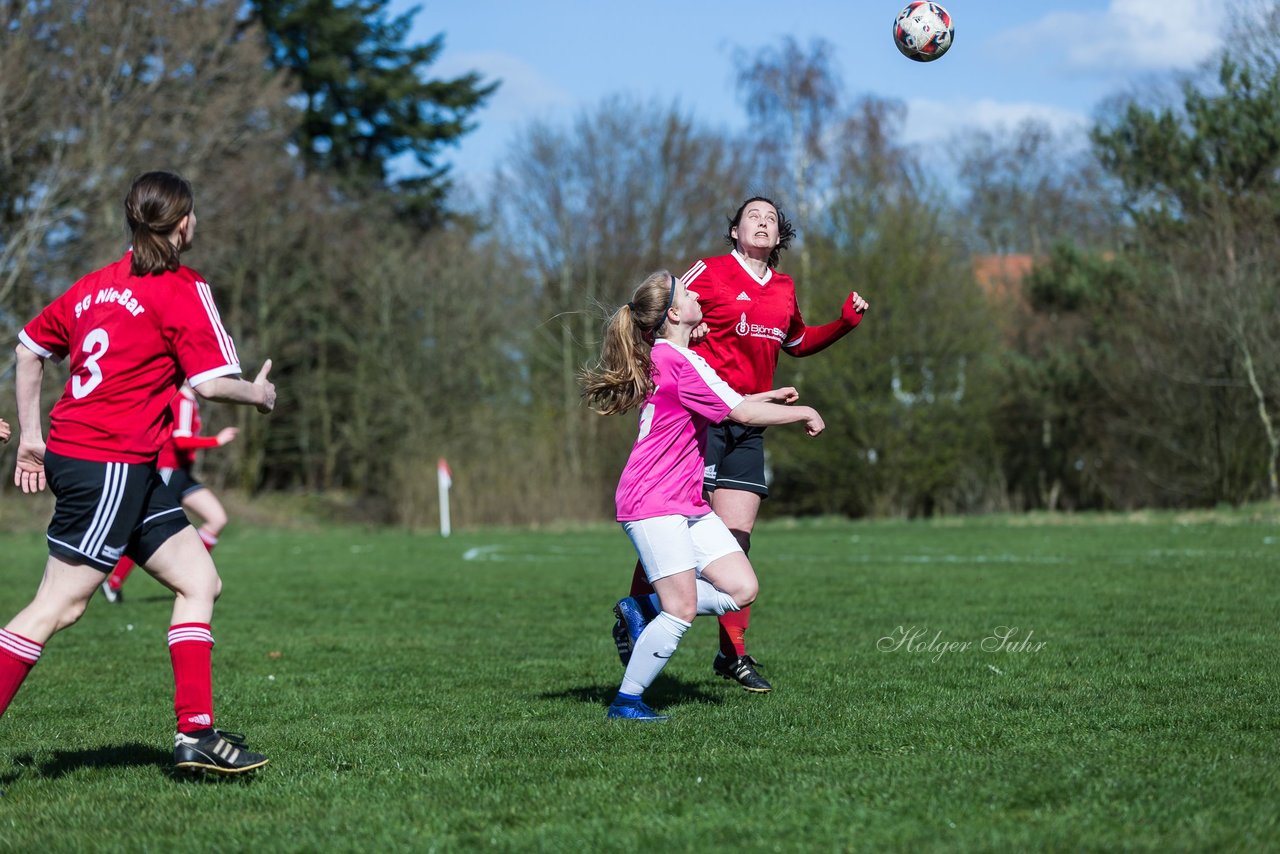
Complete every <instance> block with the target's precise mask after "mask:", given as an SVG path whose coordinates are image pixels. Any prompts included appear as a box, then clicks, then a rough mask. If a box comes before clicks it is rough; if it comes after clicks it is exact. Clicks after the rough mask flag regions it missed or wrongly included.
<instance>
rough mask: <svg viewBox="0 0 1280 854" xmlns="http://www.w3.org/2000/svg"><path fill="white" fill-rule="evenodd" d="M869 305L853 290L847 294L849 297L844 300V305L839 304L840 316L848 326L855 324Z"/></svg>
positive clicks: (860, 319)
mask: <svg viewBox="0 0 1280 854" xmlns="http://www.w3.org/2000/svg"><path fill="white" fill-rule="evenodd" d="M869 307H870V304H869V303H868V302H867V301H866V300H864V299H863V298H862V297H860V296H859V295H858V292H857V291H853V292H852V293H850V294H849V298H848V299H847V300H845V301H844V305H842V306H840V316H841V317H842V318H844V322H845V323H847V324H849V325H850V326H857V325H858V324H859V323H861V322H862V315H863V314H865V313H866V311H867V309H868V308H869Z"/></svg>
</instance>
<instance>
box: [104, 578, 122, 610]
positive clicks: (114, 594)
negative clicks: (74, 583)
mask: <svg viewBox="0 0 1280 854" xmlns="http://www.w3.org/2000/svg"><path fill="white" fill-rule="evenodd" d="M100 586H101V587H102V598H103V599H106V600H107V601H108V602H110V603H111V604H112V605H119V604H120V603H121V602H123V601H124V591H123V590H117V589H116V588H114V587H112V586H111V582H110V581H104V582H102V584H101V585H100Z"/></svg>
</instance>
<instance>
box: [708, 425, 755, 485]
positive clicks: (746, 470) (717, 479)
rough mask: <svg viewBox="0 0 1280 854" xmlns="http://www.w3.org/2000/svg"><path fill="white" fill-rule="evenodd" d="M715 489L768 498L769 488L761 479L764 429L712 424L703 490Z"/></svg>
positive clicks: (709, 433) (709, 432) (709, 431)
mask: <svg viewBox="0 0 1280 854" xmlns="http://www.w3.org/2000/svg"><path fill="white" fill-rule="evenodd" d="M718 487H724V488H725V489H741V490H742V491H743V492H754V493H755V494H756V495H759V496H761V497H762V498H768V497H769V486H768V484H767V483H765V476H764V428H763V427H747V426H744V425H742V424H738V423H736V422H733V421H726V422H724V423H723V424H712V425H711V428H710V429H709V430H707V453H706V469H705V470H704V471H703V474H702V488H703V489H705V490H706V491H707V492H712V491H714V490H715V489H716V488H718Z"/></svg>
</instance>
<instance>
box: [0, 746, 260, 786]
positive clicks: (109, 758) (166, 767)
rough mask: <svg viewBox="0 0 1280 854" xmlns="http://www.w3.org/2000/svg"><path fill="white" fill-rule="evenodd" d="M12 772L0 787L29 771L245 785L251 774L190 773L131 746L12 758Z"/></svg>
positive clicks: (166, 757) (164, 755)
mask: <svg viewBox="0 0 1280 854" xmlns="http://www.w3.org/2000/svg"><path fill="white" fill-rule="evenodd" d="M12 762H13V765H14V767H15V768H16V769H18V770H15V771H11V772H9V773H8V774H4V775H0V786H8V785H11V784H13V783H15V782H16V781H18V780H19V779H20V778H21V777H22V776H23V774H24V770H25V769H30V770H32V771H34V772H35V773H36V775H38V776H40V777H48V778H50V779H57V778H59V777H63V776H65V775H67V774H72V773H75V772H76V771H79V770H80V769H82V768H139V767H142V768H147V767H150V768H155V769H156V770H157V771H158V772H160V773H162V774H164V775H165V776H167V777H171V778H172V779H174V780H176V781H178V782H193V783H202V782H211V783H212V782H222V781H229V780H236V781H245V782H247V781H248V780H250V779H252V778H253V775H252V774H239V775H230V776H222V775H218V774H209V775H206V774H203V773H200V772H190V771H186V770H183V769H175V768H174V767H173V751H170V750H160V749H158V748H156V747H153V746H151V745H146V744H139V743H137V742H134V743H132V744H113V745H108V746H105V747H95V748H91V749H88V750H54V751H52V752H50V753H49V755H48V756H46V757H44V758H42V759H40V760H37V759H36V757H35V756H34V755H32V754H30V753H27V754H22V755H19V756H15V757H13V759H12Z"/></svg>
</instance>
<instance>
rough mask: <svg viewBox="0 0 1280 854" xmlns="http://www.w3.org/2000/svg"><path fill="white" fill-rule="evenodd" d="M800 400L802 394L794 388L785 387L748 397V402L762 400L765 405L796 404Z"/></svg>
mask: <svg viewBox="0 0 1280 854" xmlns="http://www.w3.org/2000/svg"><path fill="white" fill-rule="evenodd" d="M799 399H800V392H798V391H796V390H795V387H794V386H784V387H782V388H775V389H773V390H772V391H762V392H760V393H759V394H749V395H747V400H762V401H764V402H765V403H795V402H796V401H797V400H799Z"/></svg>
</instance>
